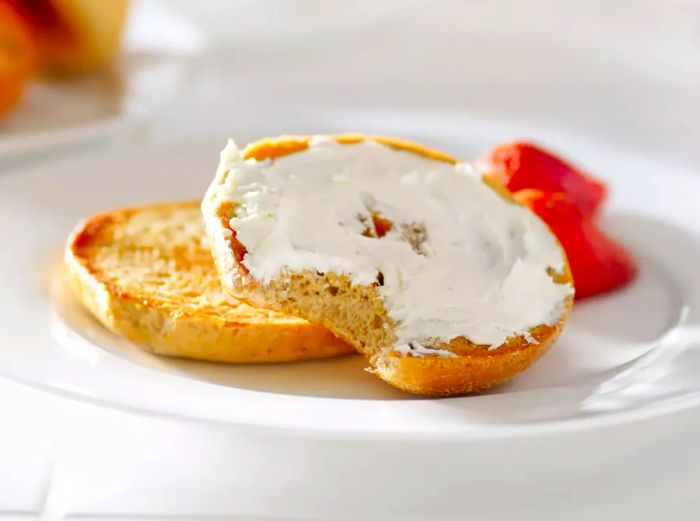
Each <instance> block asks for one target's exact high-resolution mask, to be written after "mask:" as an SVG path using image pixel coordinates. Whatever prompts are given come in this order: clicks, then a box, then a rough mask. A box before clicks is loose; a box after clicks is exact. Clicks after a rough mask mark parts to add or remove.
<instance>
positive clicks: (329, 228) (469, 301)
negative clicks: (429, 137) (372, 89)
mask: <svg viewBox="0 0 700 521" xmlns="http://www.w3.org/2000/svg"><path fill="white" fill-rule="evenodd" d="M202 209H203V214H204V221H205V228H206V230H207V233H208V235H209V238H210V244H211V247H212V252H213V255H214V259H215V264H216V266H217V269H218V272H219V275H220V278H221V282H222V285H223V287H224V288H225V289H226V290H227V291H228V292H229V293H230V294H231V295H233V296H235V297H237V298H243V299H246V300H248V301H250V302H251V303H253V304H254V305H257V306H261V307H267V308H270V309H274V310H277V311H281V312H284V313H289V314H292V315H295V316H299V317H302V318H304V319H306V320H309V321H310V322H315V323H319V324H322V325H323V326H325V327H326V328H328V329H329V330H330V331H332V332H333V333H335V334H336V335H338V336H339V337H341V338H343V339H344V340H346V341H347V342H348V343H350V344H351V345H353V346H354V347H355V348H356V349H357V350H358V351H360V352H361V353H363V354H364V355H366V356H367V358H368V360H369V364H370V366H371V368H370V371H371V372H373V373H374V374H376V375H377V376H379V377H380V378H382V379H384V380H385V381H387V382H388V383H390V384H391V385H393V386H395V387H397V388H400V389H403V390H405V391H409V392H412V393H416V394H421V395H430V396H448V395H455V394H462V393H468V392H475V391H481V390H484V389H487V388H489V387H492V386H494V385H496V384H499V383H501V382H504V381H506V380H508V379H510V378H511V377H513V376H514V375H515V374H517V373H518V372H520V371H522V370H523V369H525V368H527V367H529V366H530V365H531V364H532V363H533V362H534V361H535V360H537V358H539V357H540V356H541V355H542V354H543V353H544V352H545V351H546V350H547V349H548V348H549V347H550V346H551V344H552V343H553V342H554V341H555V339H556V338H557V336H558V335H559V333H560V332H561V330H562V328H563V326H564V324H565V322H566V320H567V317H568V314H569V311H570V308H571V303H572V298H573V285H572V280H571V274H570V271H569V267H568V264H567V261H566V256H565V254H564V252H563V250H562V249H561V246H560V245H559V243H558V242H557V240H556V238H555V237H554V235H553V234H552V233H551V232H550V231H549V229H548V228H547V226H546V225H545V224H544V223H543V222H542V221H540V220H539V219H538V218H537V216H535V215H534V214H533V213H531V212H530V211H529V210H528V209H527V208H525V207H524V206H522V205H520V204H518V203H517V202H515V201H514V200H513V199H512V198H511V197H510V196H509V195H508V194H507V191H506V190H505V189H503V188H502V187H500V186H499V185H496V184H494V183H493V182H492V181H488V180H485V179H484V178H483V177H482V175H481V174H480V173H478V172H476V171H474V170H473V169H472V168H471V167H470V166H469V165H468V164H466V163H461V162H458V161H457V160H455V159H454V158H452V157H451V156H449V155H447V154H445V153H443V152H440V151H437V150H432V149H428V148H425V147H423V146H421V145H418V144H415V143H410V142H406V141H401V140H397V139H393V138H386V137H375V136H363V135H339V136H310V137H299V136H283V137H280V138H276V139H264V140H262V141H258V142H255V143H252V144H250V145H248V146H247V147H245V148H244V149H242V150H241V149H238V148H237V147H236V145H235V144H234V143H233V142H232V141H231V142H229V144H228V146H227V147H226V148H225V149H224V151H223V152H222V154H221V162H220V165H219V168H218V171H217V173H216V177H215V179H214V181H213V183H212V185H211V186H210V188H209V190H208V191H207V194H206V196H205V198H204V200H203V203H202Z"/></svg>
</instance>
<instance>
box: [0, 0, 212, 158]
mask: <svg viewBox="0 0 700 521" xmlns="http://www.w3.org/2000/svg"><path fill="white" fill-rule="evenodd" d="M203 48H204V41H203V37H202V35H201V33H200V32H199V31H198V30H197V28H196V27H194V26H193V25H192V24H190V23H189V22H188V21H187V20H184V19H182V18H179V17H177V16H174V15H172V14H170V13H169V12H163V11H161V10H160V9H158V6H157V4H153V3H144V2H134V3H133V6H132V9H131V12H130V13H129V19H128V25H127V27H126V32H125V35H124V45H123V50H122V52H121V54H120V56H119V60H118V61H117V63H115V65H114V66H113V67H110V68H109V69H107V70H105V71H101V72H99V73H96V74H91V75H88V76H86V77H79V78H74V79H64V80H61V81H36V82H33V83H32V84H31V85H30V86H29V89H28V91H27V93H26V96H25V97H24V98H23V100H22V102H21V104H20V105H19V106H18V107H17V109H16V110H15V111H13V112H12V113H11V114H9V115H8V116H7V118H4V119H2V120H1V121H0V155H7V154H13V155H16V154H20V153H25V152H36V151H37V149H38V148H40V147H41V148H43V147H53V146H58V145H67V144H71V143H76V142H80V141H84V140H87V139H94V138H98V137H100V136H104V135H108V134H110V133H113V132H115V131H117V130H120V129H123V128H125V127H128V126H132V125H134V124H137V123H138V122H139V121H142V118H144V117H145V116H148V115H151V114H153V113H154V112H155V111H157V110H158V109H160V108H162V107H164V106H166V105H167V104H168V103H171V102H172V101H173V100H175V99H176V98H177V96H178V95H179V94H180V93H181V92H182V90H183V89H184V88H185V87H186V85H187V82H188V81H190V82H191V79H192V68H193V63H194V62H193V60H192V58H193V57H195V56H196V55H198V54H199V53H200V52H201V51H202V49H203Z"/></svg>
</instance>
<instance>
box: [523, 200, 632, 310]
mask: <svg viewBox="0 0 700 521" xmlns="http://www.w3.org/2000/svg"><path fill="white" fill-rule="evenodd" d="M513 195H514V197H515V198H516V199H517V200H518V201H520V202H521V203H523V204H525V205H527V206H528V207H529V208H531V209H532V211H534V212H535V213H536V214H537V215H538V216H539V217H540V218H541V219H542V220H543V221H545V222H546V223H547V224H548V225H549V227H550V228H551V230H552V232H553V233H554V234H555V235H556V236H557V238H558V239H559V242H560V243H561V245H562V246H563V248H564V251H566V255H567V257H568V258H569V265H570V266H571V272H572V274H573V278H574V286H575V288H576V299H581V298H585V297H588V296H591V295H596V294H599V293H605V292H608V291H611V290H613V289H616V288H618V287H620V286H623V285H625V284H627V283H628V282H630V281H631V280H632V279H633V278H634V277H635V275H636V273H637V265H636V263H635V261H634V259H633V258H632V256H631V255H630V253H629V252H628V251H627V250H626V249H625V248H624V247H623V246H622V245H620V244H618V243H617V242H615V241H614V240H613V239H611V238H610V237H608V236H607V235H606V234H605V233H604V232H603V231H602V230H600V229H599V228H598V227H597V226H596V224H595V222H594V221H593V220H592V219H591V217H590V216H587V215H585V214H584V212H583V211H582V209H581V208H580V207H579V206H578V203H579V201H577V200H575V199H574V198H571V197H568V196H567V194H564V193H562V192H556V193H548V192H544V191H542V190H533V189H526V190H520V191H518V192H515V193H514V194H513Z"/></svg>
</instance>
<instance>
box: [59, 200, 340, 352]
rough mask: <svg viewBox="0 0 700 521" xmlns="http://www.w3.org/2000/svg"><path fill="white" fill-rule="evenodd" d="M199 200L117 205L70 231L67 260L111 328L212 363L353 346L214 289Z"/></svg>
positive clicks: (148, 346)
mask: <svg viewBox="0 0 700 521" xmlns="http://www.w3.org/2000/svg"><path fill="white" fill-rule="evenodd" d="M200 220H201V216H200V213H199V202H198V201H191V202H182V203H165V204H156V205H150V206H144V207H140V208H128V209H119V210H114V211H111V212H106V213H102V214H98V215H95V216H92V217H90V218H89V219H87V220H86V221H84V222H82V223H81V224H79V225H78V227H77V228H76V229H75V231H74V232H73V234H72V235H71V237H70V239H69V240H68V244H67V246H66V251H65V263H66V266H67V268H68V271H69V273H70V275H71V280H72V282H73V286H74V288H75V291H76V294H77V295H78V297H79V298H80V300H81V302H82V303H83V304H84V305H85V307H86V308H87V309H88V310H90V311H91V312H92V314H93V315H94V316H95V317H96V318H97V319H98V320H99V321H100V322H102V324H104V325H105V326H106V327H107V328H108V329H110V330H112V331H113V332H115V333H117V334H120V335H122V336H124V337H125V338H127V339H128V340H130V341H132V342H134V343H135V344H138V345H139V346H141V347H142V348H144V349H145V350H147V351H150V352H152V353H156V354H159V355H167V356H176V357H184V358H192V359H197V360H208V361H214V362H230V363H249V362H288V361H294V360H304V359H313V358H324V357H329V356H335V355H340V354H346V353H349V352H352V351H353V350H352V347H350V346H349V345H348V344H346V343H345V342H343V341H342V340H340V339H339V338H337V337H336V336H335V335H333V334H332V333H330V332H329V331H328V330H326V329H324V328H323V327H321V326H319V325H315V324H311V323H309V322H307V321H305V320H302V319H299V318H295V317H290V316H285V315H282V314H279V313H276V312H273V311H269V310H265V309H256V308H253V307H251V306H249V305H247V304H245V303H242V302H240V301H236V300H232V299H231V298H230V297H229V296H228V295H226V294H224V293H223V292H222V290H221V287H220V284H219V280H218V277H217V274H216V270H215V268H214V265H213V262H212V258H211V253H210V251H209V248H208V246H207V245H206V244H205V239H204V230H203V228H202V226H201V223H200Z"/></svg>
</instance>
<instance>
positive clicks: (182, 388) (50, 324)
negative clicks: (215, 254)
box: [0, 109, 700, 439]
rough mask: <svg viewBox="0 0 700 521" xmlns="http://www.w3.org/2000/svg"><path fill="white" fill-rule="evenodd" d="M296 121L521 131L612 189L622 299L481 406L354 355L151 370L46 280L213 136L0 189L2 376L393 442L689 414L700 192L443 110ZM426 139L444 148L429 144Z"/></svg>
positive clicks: (599, 150) (31, 173) (190, 177)
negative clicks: (90, 223) (72, 251)
mask: <svg viewBox="0 0 700 521" xmlns="http://www.w3.org/2000/svg"><path fill="white" fill-rule="evenodd" d="M272 112H274V111H271V113H272ZM303 114H304V115H305V117H306V118H307V119H306V120H304V121H298V122H297V123H298V127H299V128H300V129H301V130H305V128H304V127H306V126H313V127H314V128H316V129H318V130H319V131H338V130H345V129H348V128H354V129H356V128H364V129H367V130H368V131H372V132H387V133H396V134H399V135H403V136H406V137H411V138H417V139H421V138H423V139H424V140H425V141H427V142H428V143H431V144H433V145H437V146H444V147H446V148H447V149H448V150H449V151H450V152H452V153H455V154H457V155H461V156H462V157H467V158H470V157H474V155H475V154H476V153H477V152H478V151H479V150H482V149H483V148H484V147H486V146H488V145H489V144H493V143H495V142H497V141H499V140H503V139H507V138H511V137H513V136H516V135H524V134H526V133H527V134H529V135H531V136H534V137H536V138H539V139H541V140H543V141H545V142H547V143H549V144H552V145H554V146H556V147H557V148H558V149H559V150H563V151H565V153H566V155H567V156H569V157H573V158H576V159H577V160H578V161H579V162H581V163H583V164H585V165H586V166H587V167H589V168H590V170H592V171H593V172H595V173H596V174H598V175H600V176H601V177H603V178H605V179H606V180H607V181H608V182H609V183H610V184H611V188H612V194H613V195H612V199H611V201H610V202H609V204H608V207H607V211H606V215H605V218H604V223H605V227H606V228H607V229H609V230H610V231H611V232H612V233H613V234H614V235H615V236H616V237H619V238H620V239H622V240H623V241H624V242H625V243H626V244H627V245H629V247H630V248H631V249H632V251H633V252H634V254H635V256H636V258H637V259H638V260H639V263H640V266H641V271H640V276H639V278H638V280H637V281H636V282H635V283H634V284H633V285H632V286H630V287H628V288H627V289H625V290H623V291H620V292H617V293H615V294H612V295H610V296H605V297H600V298H594V299H590V300H588V301H585V302H583V303H580V304H577V305H576V307H575V310H574V312H573V315H572V317H571V321H570V324H569V326H568V328H567V329H566V331H565V332H564V334H563V335H562V337H561V339H560V340H559V342H558V343H557V345H556V346H555V348H553V349H552V351H551V352H550V353H549V354H548V355H547V356H545V357H544V358H543V359H542V360H541V361H540V362H539V363H538V364H536V366H535V367H533V368H532V369H531V370H529V371H527V372H526V373H525V374H523V375H522V376H521V377H519V378H517V379H516V380H515V381H513V382H512V383H510V384H507V385H504V386H501V387H499V388H497V389H495V390H493V391H491V392H490V393H487V394H484V395H480V396H468V397H459V398H450V399H418V398H415V397H411V396H408V395H405V394H402V393H400V392H398V391H395V390H393V389H391V388H390V387H388V386H386V385H384V384H383V383H382V382H380V381H379V380H377V379H375V378H374V377H372V376H370V375H368V374H366V373H365V372H363V371H362V368H363V367H364V362H363V361H362V359H360V358H359V357H347V358H341V359H336V360H329V361H321V362H307V363H299V364H287V365H277V366H238V367H235V366H217V365H213V364H206V363H196V362H187V361H178V360H171V359H164V358H158V357H155V356H152V355H148V354H145V353H143V352H142V351H140V350H138V349H137V348H135V347H134V346H132V345H130V344H129V343H127V342H125V341H123V340H121V339H120V338H117V337H116V336H115V335H113V334H111V333H109V332H107V331H106V330H105V329H104V328H102V327H101V326H100V325H99V324H97V323H96V322H95V321H94V320H93V319H92V318H91V317H89V316H88V315H87V313H85V312H84V311H83V310H82V309H81V308H80V306H79V305H77V303H76V302H75V299H74V298H73V297H72V295H71V294H70V292H69V291H68V290H67V288H66V286H65V283H64V281H63V279H62V277H61V270H60V255H61V248H62V243H63V241H64V239H65V237H66V236H67V234H68V233H69V231H70V229H71V228H72V226H73V225H74V224H75V222H76V221H77V220H78V219H79V218H81V217H84V216H86V215H89V214H91V213H93V212H96V211H99V210H104V209H107V208H110V207H115V206H121V205H132V204H139V203H144V202H148V201H163V200H170V199H179V198H186V197H193V196H197V195H198V194H201V193H202V192H203V190H204V189H205V188H206V186H207V184H208V183H209V181H210V178H211V176H212V174H213V171H214V168H215V164H216V162H217V151H218V148H219V147H220V146H221V145H222V144H223V142H224V137H225V136H221V139H220V140H217V141H216V142H215V143H208V144H206V145H201V146H194V145H182V144H178V145H173V146H170V147H165V148H163V146H161V147H160V148H148V147H147V148H132V149H124V148H122V149H118V150H114V151H111V152H108V153H101V154H93V155H83V156H81V157H77V156H76V157H73V158H70V159H66V160H64V161H62V162H60V163H56V164H52V165H50V166H46V167H35V168H33V169H31V170H26V171H21V172H20V171H17V172H14V173H11V174H8V175H6V176H5V177H2V176H0V219H1V220H2V223H3V226H2V227H0V244H3V245H4V246H3V248H2V249H1V250H0V280H2V281H3V284H2V293H0V345H1V346H2V348H1V349H0V373H3V374H5V375H6V376H9V377H11V378H14V379H16V380H19V381H24V382H27V383H31V384H32V385H36V386H40V387H43V388H46V389H50V390H53V391H56V392H60V393H65V394H70V395H72V396H77V397H82V398H84V399H90V400H95V401H99V402H102V403H110V404H114V405H117V406H119V407H123V408H129V409H137V410H145V411H150V412H153V413H158V414H164V415H174V416H179V417H187V418H196V419H203V420H212V421H218V422H230V423H234V424H237V425H248V426H257V427H267V428H276V429H287V430H289V431H294V432H303V433H310V434H315V435H332V436H350V437H390V438H392V439H394V438H397V437H406V438H414V437H415V438H452V439H454V438H468V437H483V436H489V437H493V436H512V435H524V434H535V433H541V432H544V431H562V430H571V429H582V428H591V427H596V426H600V425H605V424H610V423H614V422H620V421H630V420H633V419H637V418H641V417H649V416H651V415H656V414H662V413H665V412H668V411H672V410H677V409H678V408H686V407H691V406H695V405H696V404H699V403H700V327H699V326H700V307H699V306H698V304H699V302H698V299H700V270H698V269H697V266H698V259H700V230H699V229H698V223H700V205H697V204H696V202H695V199H696V197H691V194H695V195H696V196H697V194H699V193H700V177H699V176H695V175H693V174H691V173H688V172H685V171H683V170H682V169H679V168H677V167H674V166H673V165H668V164H660V163H657V162H654V161H652V160H651V159H649V158H646V157H639V156H633V155H629V154H623V153H620V152H618V151H616V150H609V149H607V148H606V147H604V146H595V145H591V144H588V143H585V142H581V141H577V140H575V139H570V138H567V137H566V136H564V135H563V134H562V133H561V132H559V131H557V132H550V131H547V130H542V129H539V130H537V131H536V132H535V131H530V132H526V131H527V129H522V128H514V127H512V126H508V125H500V124H494V123H488V122H476V121H473V120H472V121H466V120H462V119H460V118H457V117H448V116H444V115H440V114H422V115H421V114H418V113H412V114H411V116H410V118H406V117H404V116H402V115H401V114H391V113H386V112H385V113H376V112H375V113H372V114H361V113H357V112H347V113H345V112H340V113H338V112H334V113H330V112H324V113H315V112H313V111H311V110H306V109H305V110H304V111H303ZM257 115H258V116H259V118H258V119H257V121H265V120H266V118H265V117H263V116H261V114H260V113H258V114H257ZM283 116H284V112H283V111H279V112H276V113H275V117H277V118H280V117H283ZM239 120H241V119H240V118H239ZM241 121H244V122H245V123H246V126H245V130H240V129H239V132H238V133H236V129H232V132H233V133H234V135H235V136H236V138H238V139H240V141H241V142H245V141H246V140H248V139H252V138H255V137H260V136H262V135H268V134H274V133H277V132H279V131H280V130H283V129H288V128H289V125H290V122H293V121H295V120H293V119H292V120H290V121H286V122H282V121H278V122H277V123H275V124H268V125H265V126H260V125H258V126H256V125H255V124H254V123H251V122H250V121H245V119H242V120H241ZM268 121H270V120H268ZM272 121H275V120H272ZM436 128H440V129H442V130H441V135H442V136H444V139H435V136H434V129H436ZM531 130H532V129H531Z"/></svg>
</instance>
